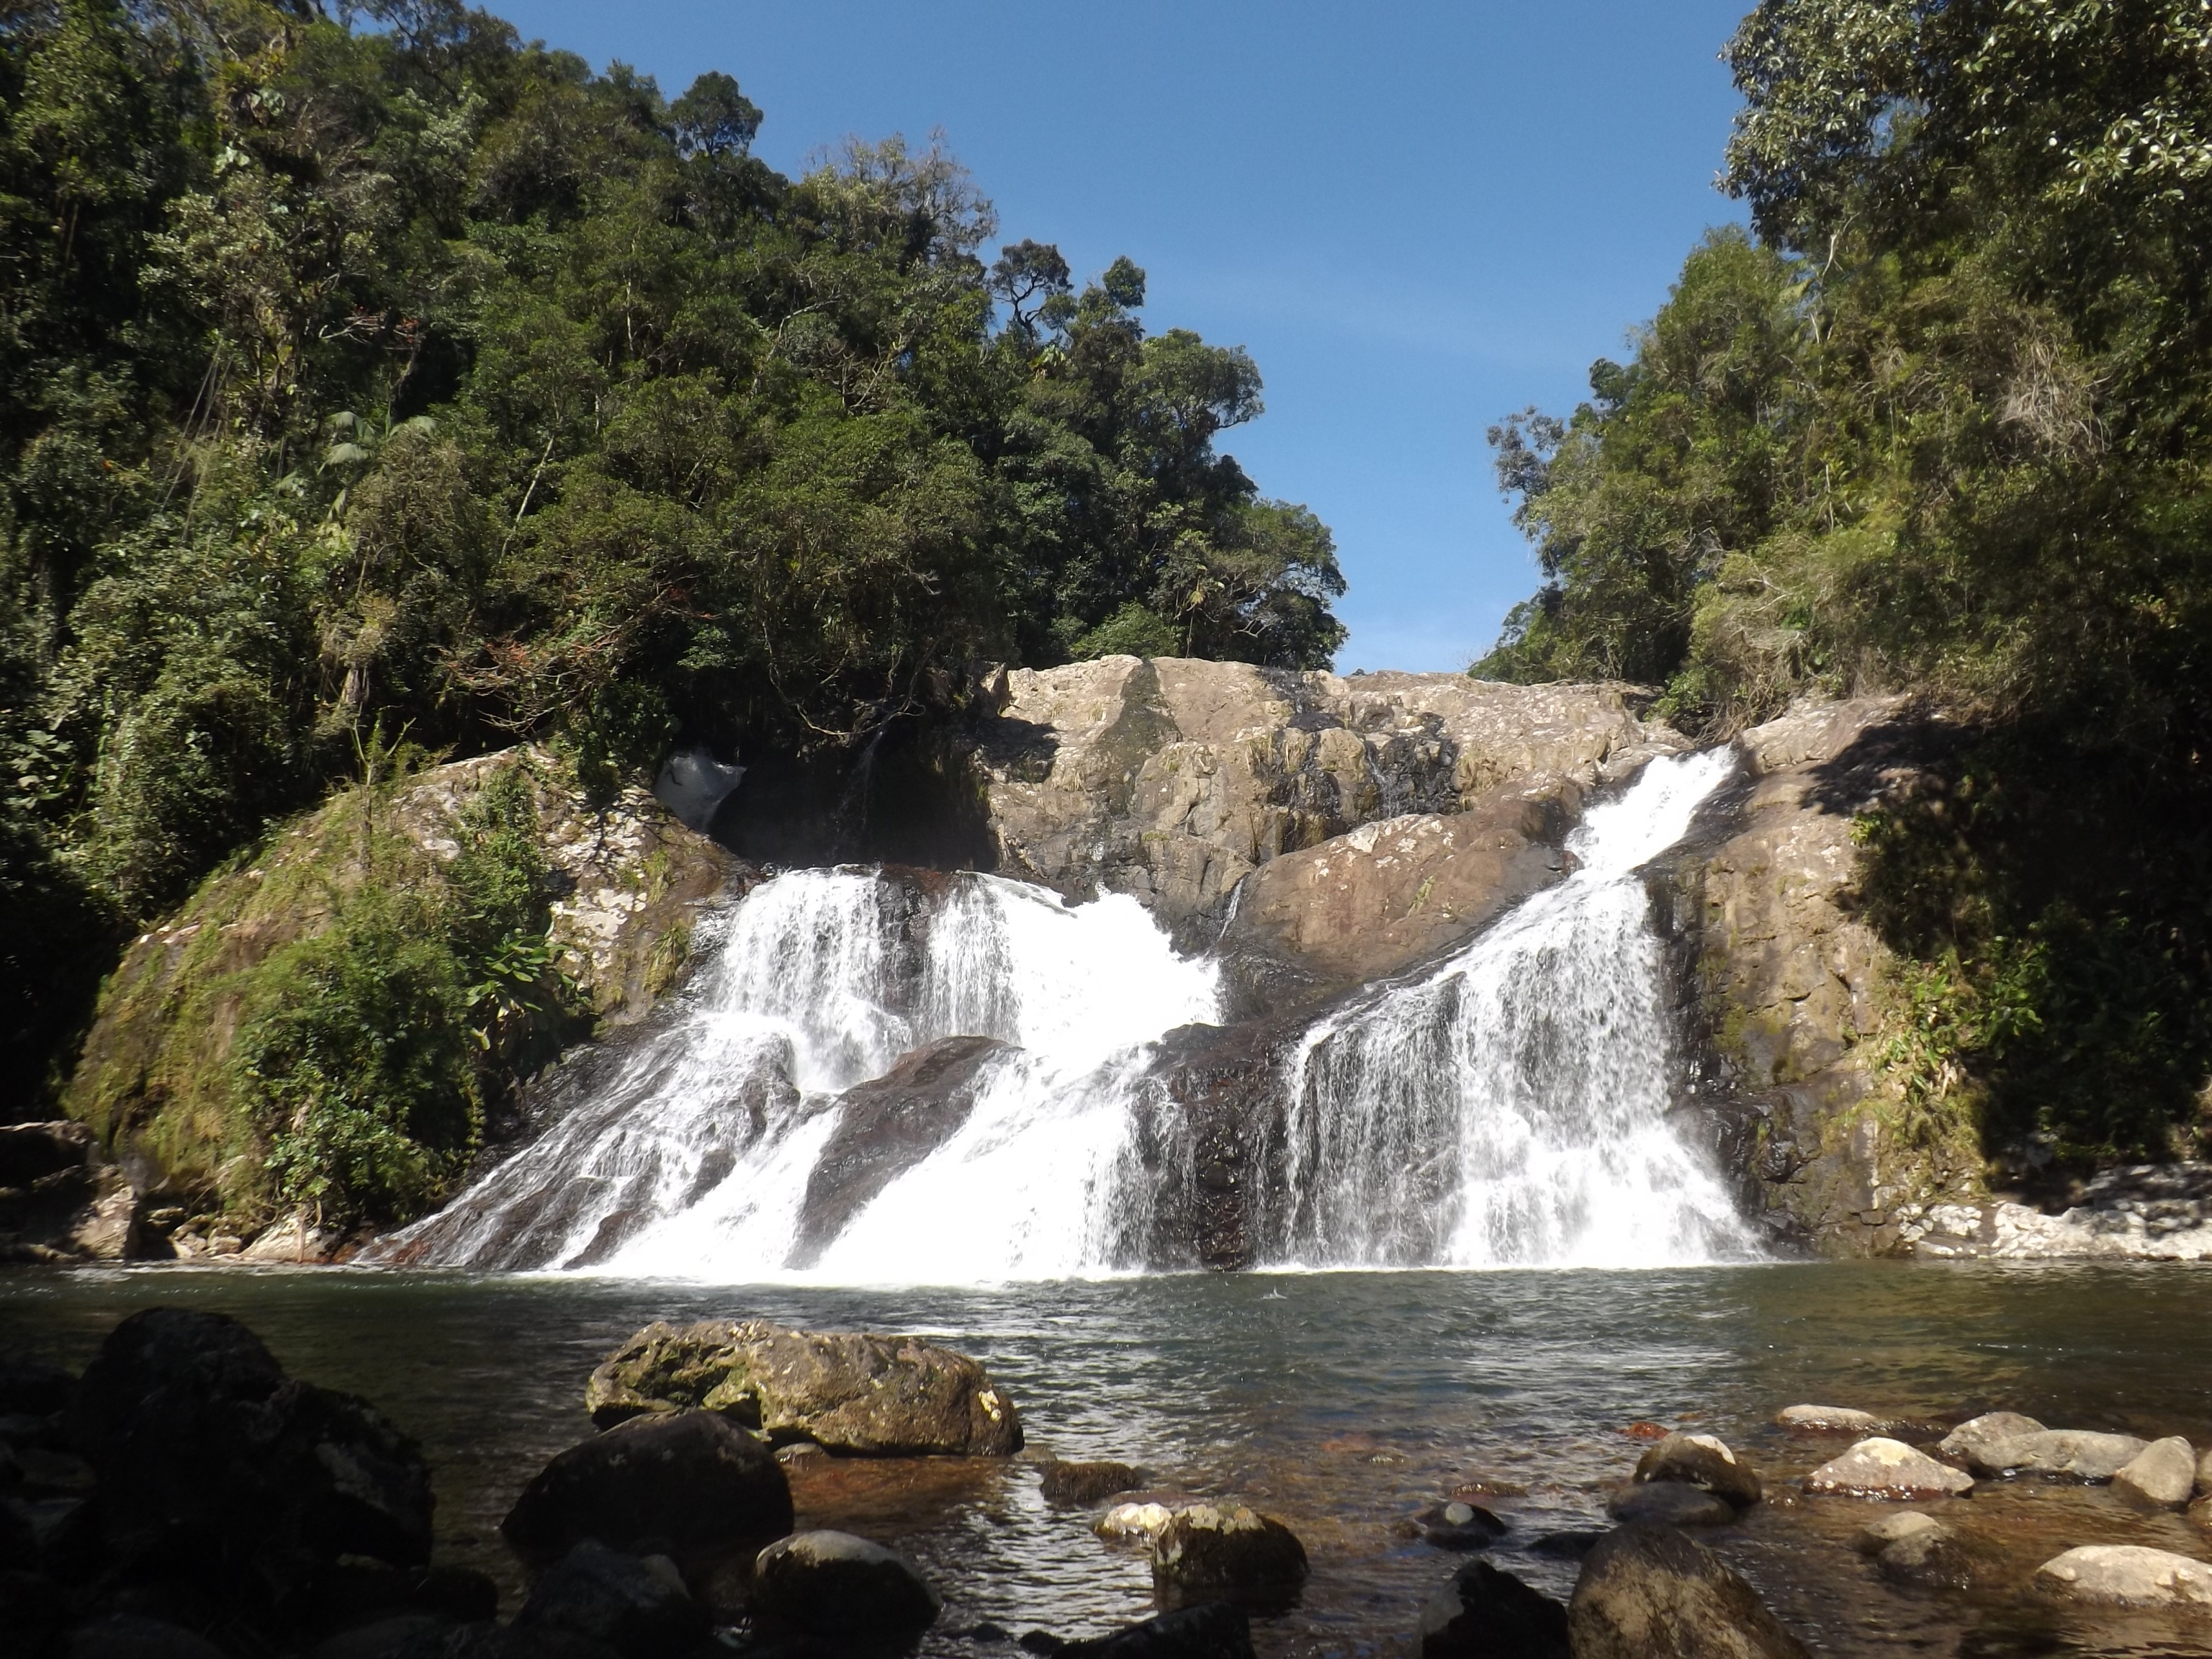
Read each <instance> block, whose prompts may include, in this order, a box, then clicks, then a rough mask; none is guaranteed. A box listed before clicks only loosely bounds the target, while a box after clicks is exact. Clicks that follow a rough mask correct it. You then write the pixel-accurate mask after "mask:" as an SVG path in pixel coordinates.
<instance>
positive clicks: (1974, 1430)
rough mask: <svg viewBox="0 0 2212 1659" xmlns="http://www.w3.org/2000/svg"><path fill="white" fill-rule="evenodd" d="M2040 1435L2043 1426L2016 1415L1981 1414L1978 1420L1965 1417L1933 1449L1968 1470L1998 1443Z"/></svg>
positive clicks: (2004, 1413)
mask: <svg viewBox="0 0 2212 1659" xmlns="http://www.w3.org/2000/svg"><path fill="white" fill-rule="evenodd" d="M2042 1432H2043V1425H2042V1424H2040V1423H2039V1422H2037V1421H2036V1420H2035V1419H2033V1418H2032V1417H2023V1416H2021V1414H2020V1413H2018V1412H1984V1413H1982V1414H1981V1415H1980V1416H1979V1417H1972V1418H1968V1419H1966V1421H1965V1422H1963V1423H1961V1424H1960V1425H1959V1426H1958V1427H1957V1428H1955V1429H1954V1430H1952V1431H1951V1432H1950V1433H1948V1434H1947V1435H1945V1436H1944V1437H1943V1440H1942V1444H1941V1445H1940V1446H1938V1447H1937V1448H1936V1449H1937V1450H1939V1451H1941V1452H1942V1453H1943V1454H1944V1455H1946V1456H1947V1457H1955V1458H1958V1459H1959V1460H1960V1461H1961V1462H1964V1463H1966V1465H1967V1467H1968V1468H1972V1467H1973V1466H1974V1459H1975V1457H1976V1456H1977V1455H1979V1454H1980V1453H1982V1452H1984V1451H1985V1450H1986V1449H1988V1448H1990V1446H1993V1445H1995V1444H1996V1443H1998V1442H1999V1441H2001V1440H2016V1439H2018V1438H2019V1437H2021V1435H2024V1434H2041V1433H2042Z"/></svg>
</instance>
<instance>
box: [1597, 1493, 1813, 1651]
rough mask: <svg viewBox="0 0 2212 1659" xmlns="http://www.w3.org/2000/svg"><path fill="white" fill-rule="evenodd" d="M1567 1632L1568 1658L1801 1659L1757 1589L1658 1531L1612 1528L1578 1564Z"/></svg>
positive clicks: (1707, 1555) (1715, 1561)
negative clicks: (1571, 1654)
mask: <svg viewBox="0 0 2212 1659" xmlns="http://www.w3.org/2000/svg"><path fill="white" fill-rule="evenodd" d="M1567 1630H1568V1635H1569V1638H1570V1639H1571V1641H1572V1643H1573V1644H1574V1655H1575V1659H1808V1655H1807V1652H1806V1650H1805V1646H1804V1644H1802V1643H1801V1642H1800V1641H1798V1639H1797V1638H1796V1637H1794V1636H1792V1635H1791V1634H1790V1632H1788V1631H1787V1630H1785V1629H1784V1628H1783V1626H1782V1624H1781V1621H1780V1620H1778V1619H1776V1618H1775V1616H1774V1615H1773V1613H1771V1612H1769V1611H1768V1610H1767V1607H1766V1604H1765V1602H1764V1601H1760V1600H1759V1592H1758V1591H1756V1590H1754V1589H1752V1587H1751V1586H1750V1585H1749V1584H1747V1583H1745V1582H1744V1581H1743V1580H1742V1579H1741V1578H1740V1577H1737V1576H1736V1575H1735V1573H1734V1572H1731V1571H1729V1569H1728V1568H1727V1567H1726V1566H1725V1565H1723V1564H1722V1562H1721V1560H1720V1559H1719V1558H1718V1557H1717V1556H1715V1555H1713V1554H1712V1553H1711V1552H1709V1551H1706V1550H1704V1549H1701V1548H1699V1547H1698V1546H1697V1545H1696V1544H1693V1543H1692V1542H1691V1541H1689V1540H1688V1539H1687V1538H1685V1537H1684V1536H1683V1535H1682V1534H1680V1533H1679V1532H1675V1531H1674V1530H1673V1529H1671V1528H1666V1527H1650V1526H1627V1527H1622V1528H1619V1529H1617V1530H1616V1531H1613V1532H1612V1533H1609V1534H1607V1535H1606V1537H1605V1538H1604V1540H1603V1541H1601V1542H1600V1543H1599V1545H1598V1547H1596V1548H1595V1549H1594V1550H1592V1551H1591V1552H1590V1553H1589V1555H1588V1556H1587V1557H1585V1558H1584V1559H1583V1571H1582V1576H1581V1577H1580V1578H1579V1579H1578V1580H1577V1582H1576V1584H1575V1595H1574V1600H1573V1601H1571V1602H1569V1603H1568V1606H1567Z"/></svg>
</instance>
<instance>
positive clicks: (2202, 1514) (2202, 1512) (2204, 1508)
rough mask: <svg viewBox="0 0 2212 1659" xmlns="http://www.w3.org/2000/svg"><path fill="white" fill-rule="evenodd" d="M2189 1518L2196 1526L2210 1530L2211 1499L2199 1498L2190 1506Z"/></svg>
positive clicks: (2211, 1517) (2211, 1525) (2211, 1519)
mask: <svg viewBox="0 0 2212 1659" xmlns="http://www.w3.org/2000/svg"><path fill="white" fill-rule="evenodd" d="M2189 1518H2190V1519H2191V1521H2194V1522H2196V1523H2197V1525H2198V1526H2200V1527H2203V1528H2206V1529H2208V1530H2212V1498H2198V1499H2197V1501H2196V1502H2195V1503H2194V1504H2191V1505H2190V1506H2189Z"/></svg>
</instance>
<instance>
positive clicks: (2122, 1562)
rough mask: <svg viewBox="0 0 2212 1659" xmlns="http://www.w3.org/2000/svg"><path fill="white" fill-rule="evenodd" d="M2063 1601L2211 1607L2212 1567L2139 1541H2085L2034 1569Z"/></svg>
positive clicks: (2041, 1584) (2039, 1582) (2049, 1591)
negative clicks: (2134, 1542) (2082, 1544)
mask: <svg viewBox="0 0 2212 1659" xmlns="http://www.w3.org/2000/svg"><path fill="white" fill-rule="evenodd" d="M2035 1585H2036V1588H2037V1589H2040V1590H2042V1591H2044V1592H2045V1594H2047V1595H2054V1596H2057V1597H2058V1598H2059V1599H2061V1600H2063V1601H2075V1602H2081V1603H2085V1604H2087V1605H2091V1606H2095V1607H2212V1566H2207V1565H2205V1564H2204V1563H2203V1562H2202V1561H2195V1560H2191V1559H2190V1558H2189V1557H2188V1556H2185V1555H2176V1554H2174V1553H2172V1551H2171V1550H2154V1549H2149V1548H2147V1547H2144V1546H2142V1545H2141V1544H2089V1545H2085V1546H2083V1547H2081V1548H2080V1549H2071V1550H2068V1551H2067V1552H2066V1553H2064V1554H2063V1555H2060V1556H2056V1557H2053V1558H2052V1559H2051V1560H2048V1561H2045V1563H2044V1564H2043V1565H2041V1566H2039V1567H2038V1568H2037V1569H2036V1570H2035Z"/></svg>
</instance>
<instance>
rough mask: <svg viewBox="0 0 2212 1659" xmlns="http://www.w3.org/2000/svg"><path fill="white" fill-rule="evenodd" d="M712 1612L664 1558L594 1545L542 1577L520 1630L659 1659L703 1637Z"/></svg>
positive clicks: (520, 1616) (631, 1658) (629, 1656)
mask: <svg viewBox="0 0 2212 1659" xmlns="http://www.w3.org/2000/svg"><path fill="white" fill-rule="evenodd" d="M708 1623H709V1621H708V1617H707V1611H706V1609H705V1608H703V1607H701V1606H700V1605H699V1604H698V1603H697V1602H696V1601H693V1600H692V1599H691V1596H690V1592H689V1591H687V1590H686V1589H684V1578H683V1575H682V1574H681V1573H679V1572H678V1571H677V1570H676V1564H675V1563H674V1562H672V1561H671V1560H670V1559H668V1558H667V1557H666V1556H665V1555H650V1556H635V1555H625V1554H623V1553H619V1552H617V1551H615V1550H611V1549H609V1548H608V1547H606V1546H605V1545H604V1544H601V1543H599V1542H597V1541H594V1540H592V1539H588V1538H587V1539H586V1540H584V1541H583V1542H581V1543H580V1544H578V1545H577V1546H576V1547H574V1549H572V1550H570V1551H569V1552H568V1554H567V1555H565V1556H563V1557H562V1559H560V1560H558V1561H556V1563H554V1565H552V1566H550V1567H549V1568H548V1569H547V1570H546V1571H545V1572H544V1574H543V1575H542V1576H541V1577H539V1578H538V1583H537V1584H536V1585H535V1586H534V1587H532V1589H531V1592H530V1599H529V1600H528V1601H526V1602H524V1603H523V1604H522V1611H521V1612H520V1613H517V1614H516V1615H515V1619H514V1624H515V1628H516V1629H517V1630H518V1631H522V1630H529V1631H566V1632H568V1633H569V1634H570V1635H573V1636H581V1637H584V1638H587V1639H589V1640H591V1641H594V1642H602V1643H605V1644H606V1645H607V1646H608V1647H611V1648H612V1649H613V1650H615V1651H616V1652H617V1653H619V1654H621V1655H623V1659H656V1656H658V1655H661V1654H665V1653H671V1652H677V1651H680V1650H682V1649H684V1648H685V1647H687V1646H689V1645H690V1644H692V1643H695V1642H697V1641H699V1640H701V1639H702V1638H704V1637H705V1636H706V1634H707V1632H708Z"/></svg>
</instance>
